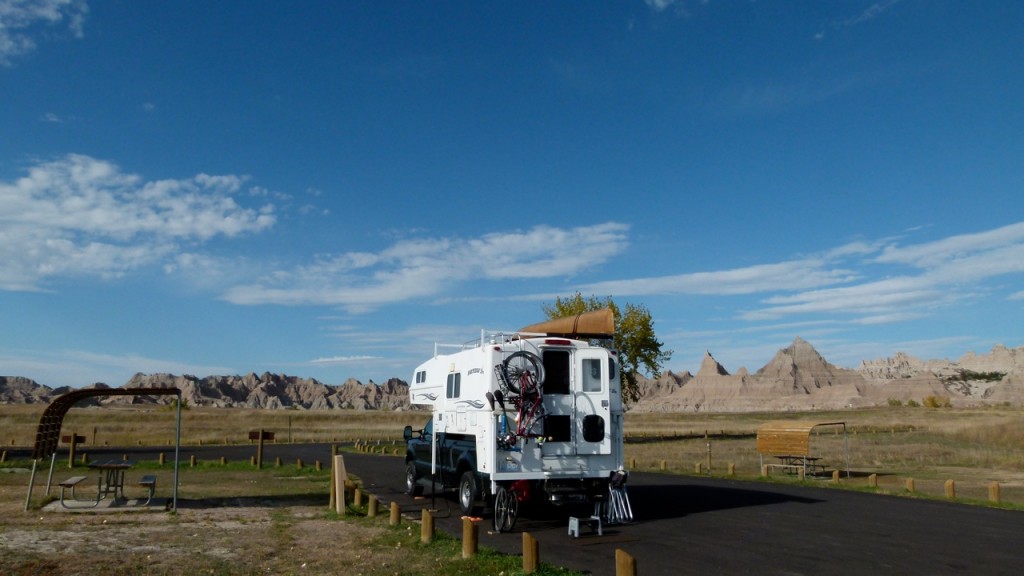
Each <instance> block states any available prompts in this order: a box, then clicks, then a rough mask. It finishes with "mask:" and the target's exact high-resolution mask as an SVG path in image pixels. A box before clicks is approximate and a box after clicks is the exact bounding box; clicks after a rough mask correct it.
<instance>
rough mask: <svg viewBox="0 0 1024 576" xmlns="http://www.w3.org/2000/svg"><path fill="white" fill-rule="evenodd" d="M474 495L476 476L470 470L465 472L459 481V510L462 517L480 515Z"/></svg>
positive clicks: (475, 493) (475, 492) (475, 491)
mask: <svg viewBox="0 0 1024 576" xmlns="http://www.w3.org/2000/svg"><path fill="white" fill-rule="evenodd" d="M476 495H477V486H476V475H475V474H473V471H472V470H466V471H465V472H463V473H462V478H461V479H460V480H459V508H460V509H461V510H462V514H463V515H465V516H478V515H479V514H480V505H479V504H477V498H476Z"/></svg>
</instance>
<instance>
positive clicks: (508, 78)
mask: <svg viewBox="0 0 1024 576" xmlns="http://www.w3.org/2000/svg"><path fill="white" fill-rule="evenodd" d="M1021 22H1024V3H1019V2H953V1H949V2H947V1H941V0H937V1H918V0H901V1H894V0H880V1H870V0H868V1H855V0H843V1H835V2H769V1H762V2H753V1H751V2H746V1H743V2H741V1H731V2H723V1H715V0H708V1H684V0H677V1H674V2H673V1H671V0H658V1H654V0H650V1H648V2H644V1H641V0H635V1H627V0H623V1H617V2H596V1H595V2H568V1H567V2H561V1H550V2H501V3H491V2H377V1H368V2H301V1H296V2H288V3H286V4H282V3H280V2H269V1H255V0H254V1H244V2H242V1H238V2H227V1H225V2H207V1H175V2H156V1H154V2H130V1H120V2H118V1H104V2H99V1H89V2H85V1H79V0H0V318H2V323H3V330H0V374H4V375H21V376H27V377H30V378H34V379H35V380H37V381H39V382H41V383H43V384H47V385H49V386H63V385H69V386H82V385H87V384H91V383H93V382H96V381H101V382H106V383H108V384H110V385H113V386H120V385H122V384H123V383H124V382H125V381H127V379H128V378H130V377H131V375H132V374H134V373H136V372H146V373H151V372H172V373H176V374H182V373H185V374H194V375H198V376H205V375H210V374H235V373H247V372H250V371H255V372H257V373H262V372H264V371H271V372H283V373H287V374H291V375H297V376H302V377H313V378H317V379H319V380H321V381H323V382H326V383H330V384H339V383H341V382H343V381H344V380H346V379H347V378H349V377H354V378H357V379H359V380H362V381H364V382H366V381H369V380H373V381H376V382H381V381H383V380H385V379H387V378H389V377H395V376H397V377H400V378H403V379H408V378H409V375H410V374H411V372H412V369H413V367H414V366H415V365H416V364H418V363H419V362H421V361H422V360H424V359H425V358H427V357H428V356H429V355H430V354H431V353H432V351H433V342H435V341H440V342H446V343H458V342H464V341H468V340H471V339H473V338H474V337H477V336H478V335H479V332H480V329H482V328H484V329H516V328H519V327H521V326H524V325H527V324H531V323H533V322H536V321H539V320H541V319H542V318H543V316H542V312H541V306H542V305H543V304H545V303H550V302H552V301H553V299H554V298H555V297H557V296H567V295H571V294H572V293H573V292H575V291H577V290H578V291H580V292H582V293H583V294H585V295H597V296H602V297H603V296H612V297H613V298H615V299H616V301H618V302H620V303H625V302H631V303H634V304H642V305H644V306H646V307H647V308H648V309H649V310H650V311H651V313H652V315H653V316H654V319H655V328H656V331H657V333H658V336H659V337H660V338H661V339H662V340H663V341H664V342H665V345H666V347H667V348H669V349H671V350H673V351H674V354H673V356H672V360H671V361H670V362H669V363H668V364H667V366H666V368H669V369H672V370H675V371H682V370H691V371H696V369H697V368H698V367H699V362H700V358H701V357H702V356H703V355H704V353H705V351H711V352H712V354H714V355H715V357H716V358H717V359H718V360H719V361H720V362H722V363H723V364H724V365H725V366H726V368H727V369H729V370H730V371H736V370H738V369H739V368H740V367H741V366H746V367H747V368H749V369H750V370H756V369H757V368H760V367H761V366H763V365H764V364H765V363H767V362H768V360H770V359H771V357H772V355H773V354H774V353H775V352H776V351H777V350H778V349H780V348H784V347H785V346H787V345H788V344H789V343H790V342H791V341H792V340H793V339H794V338H795V337H796V336H800V337H802V338H804V339H805V340H808V341H809V342H811V343H812V344H814V345H815V347H816V348H817V349H818V350H819V351H820V352H821V353H822V354H823V355H824V356H825V357H826V358H827V359H828V360H830V361H831V362H833V363H835V364H838V365H841V366H848V367H855V366H856V365H857V364H858V363H859V362H860V361H861V360H862V359H872V358H878V357H884V356H889V355H892V354H894V353H896V352H898V351H904V352H908V353H911V354H915V355H918V356H920V357H923V358H943V357H949V358H957V357H959V356H960V355H961V354H963V353H965V352H967V351H969V350H974V351H977V352H985V351H988V350H989V349H990V348H991V347H992V346H993V345H995V344H997V343H1002V344H1005V345H1007V346H1020V345H1024V337H1022V335H1021V326H1022V325H1024V322H1022V321H1024V313H1022V312H1024V283H1022V280H1024V207H1022V206H1024V203H1022V201H1021V200H1020V198H1021V193H1022V191H1024V104H1022V103H1024V35H1021V34H1020V23H1021Z"/></svg>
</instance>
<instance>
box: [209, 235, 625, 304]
mask: <svg viewBox="0 0 1024 576" xmlns="http://www.w3.org/2000/svg"><path fill="white" fill-rule="evenodd" d="M627 230H628V226H626V225H624V224H620V223H615V222H609V223H605V224H598V225H594V226H584V227H579V228H571V229H562V228H553V227H549V226H537V227H535V228H532V229H530V230H527V231H519V232H500V233H492V234H487V235H484V236H482V237H480V238H472V239H459V238H421V239H416V240H404V241H400V242H397V243H395V244H393V245H392V246H390V247H388V248H386V249H384V250H382V251H380V252H379V253H366V252H350V253H346V254H341V255H338V256H333V257H329V258H321V259H320V260H318V261H317V262H315V263H313V264H311V265H307V266H301V267H298V268H296V269H295V270H292V271H279V272H277V273H275V274H273V275H272V280H273V281H272V282H267V283H264V284H262V285H261V284H247V285H244V286H236V287H234V288H232V289H231V290H229V291H228V292H227V294H225V299H227V300H228V301H229V302H233V303H236V304H320V305H339V306H344V307H345V308H346V309H347V310H349V311H350V312H360V311H366V310H370V309H373V308H376V307H378V306H380V305H383V304H387V303H392V302H401V301H407V300H411V299H416V298H422V297H429V296H435V295H441V294H442V293H443V292H444V291H445V290H446V289H449V288H451V287H452V286H453V285H455V284H458V283H461V282H465V281H468V280H470V279H480V278H484V279H489V280H509V279H536V278H551V277H564V276H571V275H573V274H576V273H578V272H579V271H581V270H583V269H586V268H589V267H592V266H596V265H599V264H602V263H604V262H605V261H606V260H607V259H608V258H610V257H611V256H613V255H615V254H618V253H620V252H621V251H622V250H623V249H625V247H626V245H627V238H626V232H627Z"/></svg>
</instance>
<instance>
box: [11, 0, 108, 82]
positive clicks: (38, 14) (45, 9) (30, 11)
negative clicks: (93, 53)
mask: <svg viewBox="0 0 1024 576" xmlns="http://www.w3.org/2000/svg"><path fill="white" fill-rule="evenodd" d="M88 13H89V6H88V4H86V3H85V1H84V0H0V66H10V65H11V64H12V62H13V61H14V59H15V58H17V57H19V56H24V55H25V54H28V53H30V52H32V51H33V50H35V49H36V35H37V29H38V28H40V27H43V26H57V25H66V26H67V30H68V31H69V32H70V33H71V34H72V35H73V36H74V37H76V38H81V37H82V36H83V35H84V24H85V16H86V14H88Z"/></svg>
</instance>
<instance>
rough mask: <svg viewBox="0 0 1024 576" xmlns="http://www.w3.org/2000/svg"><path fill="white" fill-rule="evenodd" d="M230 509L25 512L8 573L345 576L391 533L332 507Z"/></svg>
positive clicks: (10, 538) (2, 556)
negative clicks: (340, 574)
mask: <svg viewBox="0 0 1024 576" xmlns="http://www.w3.org/2000/svg"><path fill="white" fill-rule="evenodd" d="M222 504H223V503H218V505H217V506H206V505H189V504H186V505H185V506H182V507H180V508H179V511H178V513H177V514H169V513H164V512H155V513H123V514H118V513H106V514H93V513H67V514H56V513H47V512H43V513H39V512H36V513H34V514H29V513H23V512H22V513H20V514H16V515H14V516H13V517H8V518H7V519H6V520H5V522H4V526H3V527H2V528H0V573H3V574H19V575H20V574H38V575H44V574H45V575H59V576H71V575H77V574H82V575H87V574H88V575H92V574H189V575H190V576H195V575H199V574H218V575H219V574H297V573H300V572H302V573H306V574H326V573H337V572H336V571H337V569H338V568H339V567H341V566H345V565H349V566H355V565H358V564H359V563H360V562H361V561H363V560H365V559H366V558H365V552H362V550H363V546H362V545H363V544H364V543H365V542H367V541H369V540H371V539H372V538H374V537H375V536H376V535H378V534H379V533H380V532H381V530H382V529H381V528H375V527H369V526H362V525H359V524H358V523H352V522H345V521H342V520H338V519H336V518H329V517H328V516H329V515H330V512H329V511H328V510H327V509H326V507H324V506H313V505H307V506H302V505H294V504H293V503H289V505H288V506H272V505H263V506H252V505H240V506H232V505H222ZM18 516H20V518H19V517H18Z"/></svg>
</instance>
